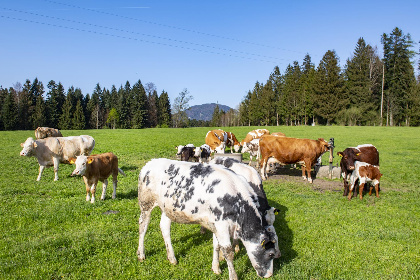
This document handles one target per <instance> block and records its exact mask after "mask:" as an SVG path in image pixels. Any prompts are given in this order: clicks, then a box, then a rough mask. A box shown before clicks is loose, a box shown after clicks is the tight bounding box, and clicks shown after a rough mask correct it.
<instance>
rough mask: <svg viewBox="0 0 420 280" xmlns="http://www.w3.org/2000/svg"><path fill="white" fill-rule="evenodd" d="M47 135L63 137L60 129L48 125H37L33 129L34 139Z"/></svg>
mask: <svg viewBox="0 0 420 280" xmlns="http://www.w3.org/2000/svg"><path fill="white" fill-rule="evenodd" d="M47 137H63V135H62V134H61V132H60V130H58V129H56V128H50V127H45V126H43V127H41V126H39V127H37V128H36V129H35V138H36V139H44V138H47Z"/></svg>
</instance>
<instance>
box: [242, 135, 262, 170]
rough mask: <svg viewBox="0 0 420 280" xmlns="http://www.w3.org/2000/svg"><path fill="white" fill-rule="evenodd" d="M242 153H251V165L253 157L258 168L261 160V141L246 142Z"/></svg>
mask: <svg viewBox="0 0 420 280" xmlns="http://www.w3.org/2000/svg"><path fill="white" fill-rule="evenodd" d="M241 153H249V165H251V163H252V157H255V159H256V160H257V168H258V167H259V159H260V139H259V138H257V139H253V140H251V141H249V142H244V145H243V146H242V151H241Z"/></svg>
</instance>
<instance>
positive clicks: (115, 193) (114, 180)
mask: <svg viewBox="0 0 420 280" xmlns="http://www.w3.org/2000/svg"><path fill="white" fill-rule="evenodd" d="M117 176H118V175H115V176H113V178H112V186H113V187H114V190H113V191H112V199H115V198H116V197H117V185H118V180H117Z"/></svg>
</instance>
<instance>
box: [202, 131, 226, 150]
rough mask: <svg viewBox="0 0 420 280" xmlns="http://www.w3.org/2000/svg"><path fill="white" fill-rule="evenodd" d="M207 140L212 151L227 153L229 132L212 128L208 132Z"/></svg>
mask: <svg viewBox="0 0 420 280" xmlns="http://www.w3.org/2000/svg"><path fill="white" fill-rule="evenodd" d="M205 142H206V144H207V145H209V147H210V150H211V152H212V153H213V152H216V153H221V154H224V153H225V148H226V142H227V133H226V132H224V131H223V130H221V129H214V130H210V131H209V132H207V134H206V139H205Z"/></svg>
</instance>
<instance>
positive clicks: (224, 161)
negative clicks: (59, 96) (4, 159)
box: [20, 127, 382, 279]
mask: <svg viewBox="0 0 420 280" xmlns="http://www.w3.org/2000/svg"><path fill="white" fill-rule="evenodd" d="M35 136H36V138H37V139H36V140H35V139H33V138H32V137H29V138H28V139H27V140H26V141H25V142H24V143H22V144H21V146H22V148H23V149H22V151H21V152H20V155H21V156H34V157H36V158H37V160H38V163H39V174H38V177H37V181H39V180H40V179H41V175H42V172H43V170H44V169H45V167H49V166H54V174H55V177H54V180H58V165H59V163H70V164H75V170H74V171H73V173H72V175H79V176H83V180H84V182H85V185H86V201H90V202H91V203H94V202H95V191H96V187H97V185H98V181H101V182H102V183H103V190H102V195H101V199H102V200H103V199H105V193H106V188H107V184H108V181H107V179H108V177H109V176H111V175H112V181H113V188H114V189H113V194H112V198H113V199H114V198H115V196H116V188H117V176H118V174H119V173H120V174H122V175H124V176H125V174H124V172H123V170H121V169H120V168H118V158H117V157H116V156H115V155H114V154H113V153H104V154H100V155H90V153H91V152H92V150H93V148H94V146H95V140H94V139H93V138H92V137H91V136H88V135H80V136H69V137H63V136H62V135H61V133H60V132H59V131H58V130H55V129H50V128H45V127H40V128H37V130H36V131H35ZM175 148H176V150H177V153H176V155H177V156H178V157H179V158H180V160H171V159H165V158H159V159H152V160H150V161H149V162H148V163H146V165H145V166H144V167H143V168H142V169H141V171H140V174H139V177H138V202H139V207H140V210H141V214H140V218H139V246H138V249H137V257H138V259H139V260H140V261H142V260H144V259H145V252H144V251H145V250H144V237H145V234H146V231H147V228H148V225H149V222H150V219H151V213H152V210H153V209H154V208H155V207H156V206H158V207H159V208H160V210H161V212H162V215H161V220H160V228H161V232H162V235H163V239H164V242H165V246H166V251H167V257H168V260H169V261H170V262H171V263H172V264H176V263H177V260H176V257H175V254H174V251H173V247H172V244H171V237H170V228H171V223H172V222H176V223H184V224H192V223H195V224H200V225H201V226H202V229H203V230H204V229H207V230H209V231H211V232H212V233H213V261H212V270H213V272H214V273H216V274H220V273H221V270H220V267H219V254H220V251H221V252H222V254H223V257H224V258H225V259H226V263H227V267H228V270H229V279H237V274H236V272H235V269H234V267H233V257H234V252H235V245H237V243H238V241H239V240H240V241H241V242H242V244H243V245H244V247H245V249H246V251H247V254H248V256H249V259H250V261H251V264H252V266H253V267H254V269H255V270H256V272H257V275H258V276H260V277H264V278H268V277H271V276H272V274H273V260H274V258H278V257H280V255H281V254H280V250H279V246H278V237H277V233H276V230H275V228H274V226H273V224H274V220H275V215H276V214H277V213H278V210H277V209H275V208H274V207H271V206H270V205H269V203H268V199H267V196H266V194H265V192H264V189H263V180H266V179H267V171H266V168H267V165H269V164H273V163H279V164H281V165H286V164H296V163H299V164H300V165H301V166H302V177H303V179H305V180H308V182H310V183H312V178H311V168H312V167H313V166H314V164H315V163H316V162H317V161H318V160H319V159H320V157H321V156H322V154H324V153H325V152H327V151H328V150H330V149H331V148H332V144H331V143H329V142H327V141H325V140H324V139H322V138H319V139H318V140H311V139H300V138H291V137H286V136H285V135H284V133H281V132H277V133H270V132H269V131H268V130H266V129H257V130H253V131H251V132H249V133H248V134H247V136H246V137H245V138H244V139H243V140H242V141H241V142H239V141H238V140H237V139H236V137H235V135H234V134H233V133H231V132H225V131H223V130H221V129H216V130H211V131H209V132H208V133H207V135H206V136H205V144H203V145H201V146H199V147H195V146H194V145H193V144H187V145H179V146H176V147H175ZM227 148H229V149H230V152H231V153H233V152H235V153H238V152H240V151H241V152H242V153H245V152H248V153H249V154H250V162H249V165H246V164H244V163H242V162H240V161H237V160H235V159H232V158H231V157H230V156H229V154H225V155H223V154H224V153H225V150H226V149H227ZM212 154H218V155H217V157H216V156H215V157H214V159H211V155H212ZM338 155H339V156H340V157H341V162H340V167H341V172H342V174H341V175H342V177H343V181H344V194H343V195H344V196H347V197H348V199H349V200H350V199H351V197H352V192H353V191H354V193H355V194H356V187H357V185H358V186H359V193H360V199H362V191H363V189H364V186H365V184H366V183H369V182H370V183H371V188H370V192H369V194H371V192H372V189H373V187H374V188H375V191H376V196H378V191H379V180H380V178H381V176H382V174H381V173H380V172H379V153H378V151H377V149H376V147H374V146H373V145H370V144H365V145H359V146H357V147H350V148H347V149H345V150H344V151H343V152H339V153H338ZM252 157H256V159H257V169H258V167H261V170H260V172H261V173H258V171H257V169H256V168H254V167H252V166H251V162H252Z"/></svg>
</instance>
